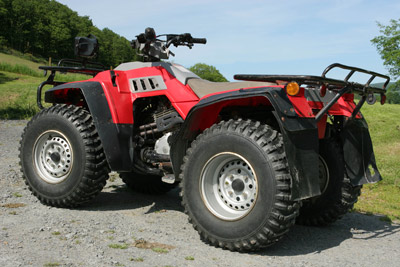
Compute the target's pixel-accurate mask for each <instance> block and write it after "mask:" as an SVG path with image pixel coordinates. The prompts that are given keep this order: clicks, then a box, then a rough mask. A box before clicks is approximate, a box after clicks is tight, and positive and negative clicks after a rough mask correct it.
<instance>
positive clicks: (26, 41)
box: [0, 0, 135, 67]
mask: <svg viewBox="0 0 400 267" xmlns="http://www.w3.org/2000/svg"><path fill="white" fill-rule="evenodd" d="M90 33H91V34H93V35H95V36H96V37H97V38H98V40H99V43H100V51H99V56H98V58H97V61H100V62H101V63H103V64H104V65H106V66H107V67H109V66H113V67H115V66H116V65H118V64H120V63H122V62H127V61H133V60H135V52H134V50H133V49H132V48H131V47H130V42H129V41H128V40H127V39H126V38H124V37H122V36H119V35H118V34H116V33H114V32H113V31H111V30H110V29H107V28H105V29H102V30H100V29H98V28H97V27H95V26H94V25H93V23H92V21H91V19H90V18H89V17H87V16H79V15H78V13H77V12H75V11H72V10H71V9H70V8H68V7H67V6H65V5H63V4H60V3H58V2H57V1H54V0H29V1H27V0H0V47H3V48H4V47H8V48H12V49H15V50H18V51H21V52H23V53H29V54H32V55H33V56H36V57H38V56H39V57H43V58H48V57H52V58H53V59H55V60H56V59H61V58H73V57H74V47H73V45H74V38H75V37H76V36H87V35H88V34H90Z"/></svg>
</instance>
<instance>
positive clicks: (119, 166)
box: [45, 81, 133, 171]
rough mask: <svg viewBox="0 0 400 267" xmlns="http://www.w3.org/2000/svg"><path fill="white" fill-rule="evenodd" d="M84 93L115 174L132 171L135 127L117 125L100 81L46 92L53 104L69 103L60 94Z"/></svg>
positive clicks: (47, 100) (76, 84)
mask: <svg viewBox="0 0 400 267" xmlns="http://www.w3.org/2000/svg"><path fill="white" fill-rule="evenodd" d="M69 90H80V91H81V93H82V95H83V97H84V100H85V102H86V103H87V106H88V109H89V112H90V114H91V115H92V118H93V121H94V124H95V126H96V129H97V131H98V133H99V137H100V140H101V143H102V145H103V149H104V152H105V154H106V158H107V161H108V164H109V165H110V168H111V170H113V171H130V170H131V168H132V162H133V149H132V132H133V124H121V123H113V119H112V116H111V111H110V106H109V103H108V101H107V98H106V96H105V94H104V90H103V87H102V86H101V84H100V83H99V82H93V81H88V82H76V83H67V84H62V85H59V86H55V87H53V88H51V89H49V90H47V91H46V93H45V101H46V102H49V103H66V99H63V98H60V97H59V96H60V95H68V94H67V93H68V91H69Z"/></svg>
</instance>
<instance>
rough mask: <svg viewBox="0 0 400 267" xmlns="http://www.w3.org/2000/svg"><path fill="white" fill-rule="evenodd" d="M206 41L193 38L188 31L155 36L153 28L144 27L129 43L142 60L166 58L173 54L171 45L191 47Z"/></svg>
mask: <svg viewBox="0 0 400 267" xmlns="http://www.w3.org/2000/svg"><path fill="white" fill-rule="evenodd" d="M160 37H165V40H161V39H160ZM206 43H207V39H206V38H193V37H192V35H191V34H190V33H183V34H162V35H158V36H157V35H156V33H155V31H154V29H153V28H146V30H145V32H144V33H141V34H139V35H137V36H136V40H133V41H132V43H131V44H132V47H133V48H135V49H137V50H138V51H139V52H140V53H141V54H142V56H143V57H144V58H143V60H144V61H159V60H160V59H168V58H169V56H170V55H172V56H174V54H173V53H172V52H171V51H170V50H169V47H170V46H171V45H174V46H175V47H178V46H187V47H189V48H190V49H191V48H192V47H193V45H194V44H206Z"/></svg>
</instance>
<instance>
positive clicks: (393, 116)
mask: <svg viewBox="0 0 400 267" xmlns="http://www.w3.org/2000/svg"><path fill="white" fill-rule="evenodd" d="M1 63H7V64H9V65H13V64H14V65H13V66H17V68H16V69H19V68H18V66H27V67H28V68H30V69H32V70H35V71H36V70H37V67H38V66H39V65H42V64H37V63H33V62H30V61H28V60H25V59H20V58H17V57H14V56H10V55H5V54H2V53H0V65H1ZM13 71H15V70H13ZM56 78H57V79H60V80H64V81H72V80H83V79H87V78H88V76H83V75H72V76H65V75H62V77H56ZM45 79H46V78H44V77H36V75H25V74H18V73H13V72H9V71H4V70H3V71H0V119H23V118H24V119H27V118H29V117H31V116H33V115H34V114H35V113H36V112H38V108H37V106H36V89H37V86H38V85H39V84H40V83H41V82H42V81H44V80H45ZM57 79H56V80H57ZM362 112H363V114H364V116H365V118H366V120H367V122H368V124H369V128H370V133H371V137H372V141H373V144H374V149H375V156H376V160H377V164H378V167H379V170H380V172H381V174H382V176H383V178H384V180H383V181H381V182H379V183H377V184H372V185H366V186H364V188H363V190H362V195H361V197H360V199H359V202H358V203H357V204H356V206H355V210H356V211H358V212H363V213H366V214H382V215H384V216H385V217H382V218H383V219H385V220H388V221H390V220H392V221H393V220H395V221H399V220H400V167H399V165H400V118H399V114H400V105H388V104H386V105H383V106H382V105H380V104H378V103H377V104H375V105H373V106H369V105H364V106H363V108H362Z"/></svg>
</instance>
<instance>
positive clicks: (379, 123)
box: [355, 104, 400, 221]
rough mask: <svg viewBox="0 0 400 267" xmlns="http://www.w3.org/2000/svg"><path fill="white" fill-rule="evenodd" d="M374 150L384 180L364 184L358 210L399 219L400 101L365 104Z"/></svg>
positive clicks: (393, 219) (363, 109)
mask: <svg viewBox="0 0 400 267" xmlns="http://www.w3.org/2000/svg"><path fill="white" fill-rule="evenodd" d="M361 111H362V113H363V115H364V117H365V119H366V120H367V122H368V126H369V130H370V134H371V138H372V143H373V145H374V152H375V158H376V162H377V165H378V168H379V171H380V173H381V175H382V177H383V180H382V181H381V182H379V183H377V184H369V185H365V186H364V188H363V190H362V194H361V196H360V198H359V201H358V203H357V204H356V205H355V210H356V211H360V212H365V213H378V214H383V215H386V216H387V217H388V218H389V219H390V220H392V221H399V220H400V167H399V166H400V119H399V114H400V105H388V104H386V105H383V106H382V105H380V104H375V105H372V106H369V105H364V106H363V108H362V109H361Z"/></svg>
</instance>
